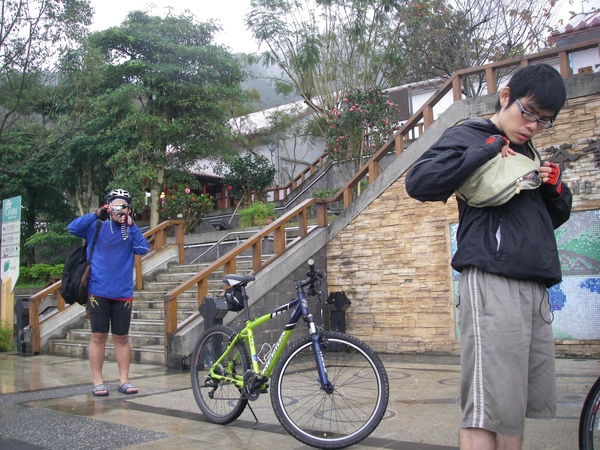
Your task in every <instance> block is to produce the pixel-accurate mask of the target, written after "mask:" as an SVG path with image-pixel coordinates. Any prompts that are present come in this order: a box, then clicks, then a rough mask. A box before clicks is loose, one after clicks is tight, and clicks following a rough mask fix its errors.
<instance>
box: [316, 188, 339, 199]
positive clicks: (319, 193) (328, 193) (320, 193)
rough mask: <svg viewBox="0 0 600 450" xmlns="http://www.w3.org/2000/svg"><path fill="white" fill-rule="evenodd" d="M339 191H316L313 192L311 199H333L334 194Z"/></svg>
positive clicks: (334, 189) (335, 189) (337, 189)
mask: <svg viewBox="0 0 600 450" xmlns="http://www.w3.org/2000/svg"><path fill="white" fill-rule="evenodd" d="M339 190H340V188H332V189H320V190H317V191H313V193H312V197H313V198H329V197H333V196H334V195H335V194H337V192H338V191H339Z"/></svg>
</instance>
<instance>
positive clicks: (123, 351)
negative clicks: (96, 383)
mask: <svg viewBox="0 0 600 450" xmlns="http://www.w3.org/2000/svg"><path fill="white" fill-rule="evenodd" d="M112 337H113V342H114V344H115V359H116V360H117V366H118V367H119V380H120V382H119V386H121V385H122V384H123V383H125V382H127V381H129V364H130V362H131V347H130V345H129V335H127V334H126V335H124V336H115V335H114V334H113V335H112Z"/></svg>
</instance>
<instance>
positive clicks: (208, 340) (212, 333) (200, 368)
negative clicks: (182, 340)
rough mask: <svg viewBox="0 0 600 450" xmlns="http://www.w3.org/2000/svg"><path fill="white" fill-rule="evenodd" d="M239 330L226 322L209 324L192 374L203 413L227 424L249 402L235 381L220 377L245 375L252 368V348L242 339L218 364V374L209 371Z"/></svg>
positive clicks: (194, 387) (213, 419)
mask: <svg viewBox="0 0 600 450" xmlns="http://www.w3.org/2000/svg"><path fill="white" fill-rule="evenodd" d="M234 334H235V332H234V331H233V330H232V329H231V328H229V327H226V326H224V325H216V326H214V327H211V328H209V329H208V330H207V331H206V332H204V334H203V335H202V336H201V337H200V339H199V340H198V343H197V344H196V349H195V350H194V353H193V354H192V363H191V365H190V374H191V377H192V390H193V391H194V398H195V399H196V403H197V404H198V406H199V407H200V410H201V411H202V413H203V414H204V415H205V416H206V418H207V419H208V420H210V421H211V422H214V423H219V424H226V423H229V422H232V421H234V420H235V419H237V418H238V417H239V416H240V414H242V412H243V411H244V408H245V407H246V405H247V404H248V399H247V398H245V397H243V396H242V392H241V389H238V388H237V387H236V385H235V384H233V383H231V382H230V381H227V380H226V379H221V378H220V377H225V376H227V377H236V376H237V377H240V378H241V377H242V376H243V375H244V373H245V372H246V370H247V369H250V368H251V366H250V357H249V356H248V350H247V349H246V347H245V346H244V345H243V344H242V343H241V342H237V343H236V345H235V346H234V347H233V348H232V349H231V350H230V351H229V353H228V354H227V356H226V357H225V358H223V360H222V361H221V362H220V363H219V365H218V366H217V367H215V368H214V370H213V372H214V373H215V374H216V375H218V377H216V376H212V375H211V374H210V372H209V370H210V368H211V367H212V366H213V365H214V363H215V362H216V361H217V360H218V359H219V358H220V357H221V355H222V354H223V352H224V351H225V350H226V349H227V345H228V344H229V341H230V339H231V336H233V335H234Z"/></svg>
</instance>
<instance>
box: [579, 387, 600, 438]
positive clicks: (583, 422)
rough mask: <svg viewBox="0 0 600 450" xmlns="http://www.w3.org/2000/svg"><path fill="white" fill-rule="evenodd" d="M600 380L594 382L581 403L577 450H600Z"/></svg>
mask: <svg viewBox="0 0 600 450" xmlns="http://www.w3.org/2000/svg"><path fill="white" fill-rule="evenodd" d="M598 406H600V378H598V379H597V380H596V382H595V383H594V385H593V386H592V388H591V389H590V392H589V393H588V395H587V397H586V398H585V402H584V403H583V409H582V410H581V417H580V418H579V450H594V449H596V450H600V417H598V416H599V415H598Z"/></svg>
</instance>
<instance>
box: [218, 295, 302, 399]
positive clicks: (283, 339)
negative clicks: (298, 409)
mask: <svg viewBox="0 0 600 450" xmlns="http://www.w3.org/2000/svg"><path fill="white" fill-rule="evenodd" d="M301 297H303V296H302V295H301ZM294 307H295V309H294V311H292V315H291V316H290V319H289V321H288V323H287V324H286V326H285V328H284V330H283V332H282V333H281V335H280V336H279V339H278V340H277V343H276V344H275V345H274V348H273V349H271V352H269V359H268V361H267V362H266V363H265V365H264V367H263V369H262V371H261V370H260V366H259V364H258V354H257V352H256V345H255V343H254V329H255V328H257V327H260V326H261V325H263V324H265V323H267V322H268V321H270V320H271V319H274V318H275V317H277V316H279V315H281V314H282V313H283V312H284V311H287V310H289V309H292V308H294ZM307 314H308V306H307V304H306V300H305V299H304V298H300V297H299V298H296V299H294V300H292V301H291V302H289V303H287V304H285V305H282V306H280V307H278V308H276V309H274V310H273V311H271V312H270V313H268V314H265V315H263V316H260V317H257V318H254V319H250V318H246V321H245V323H246V326H245V327H244V328H243V329H242V330H241V331H240V332H239V333H236V334H235V335H234V336H232V338H231V339H230V341H229V344H228V345H227V348H226V349H225V351H224V352H223V353H222V354H221V356H220V357H219V358H218V359H217V360H216V361H215V363H214V364H213V365H212V366H211V368H210V370H209V373H210V376H211V377H212V378H213V379H218V380H222V381H225V382H226V383H231V384H235V385H236V387H238V388H242V387H243V386H244V381H243V375H244V374H241V375H234V376H224V375H220V374H219V373H218V372H215V368H216V367H218V366H219V364H220V363H221V361H223V359H224V358H225V357H226V356H227V355H228V354H229V352H230V351H232V350H234V348H235V345H236V343H237V342H238V341H239V340H240V339H241V340H242V341H243V342H244V344H245V345H246V347H247V348H248V349H249V350H250V360H251V363H252V371H253V372H254V373H255V374H257V375H261V376H264V377H265V378H269V377H270V376H271V373H272V372H273V368H274V367H275V364H276V363H277V361H278V360H279V358H280V357H281V355H282V354H283V351H284V350H285V346H286V344H287V342H288V341H289V339H290V337H291V336H292V333H293V332H294V329H295V327H296V324H297V323H298V320H300V318H301V317H303V315H304V316H306V315H307ZM311 323H312V322H311ZM229 373H230V372H229Z"/></svg>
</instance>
